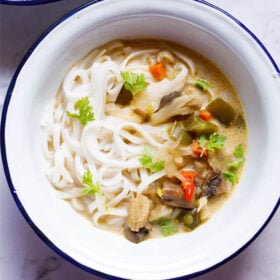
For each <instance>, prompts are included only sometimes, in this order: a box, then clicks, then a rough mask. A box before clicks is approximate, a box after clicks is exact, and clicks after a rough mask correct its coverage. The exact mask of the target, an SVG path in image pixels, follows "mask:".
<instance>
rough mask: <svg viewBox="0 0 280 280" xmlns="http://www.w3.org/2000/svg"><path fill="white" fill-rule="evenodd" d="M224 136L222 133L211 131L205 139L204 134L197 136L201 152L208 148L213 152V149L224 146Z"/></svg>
mask: <svg viewBox="0 0 280 280" xmlns="http://www.w3.org/2000/svg"><path fill="white" fill-rule="evenodd" d="M225 140H226V137H225V136H224V135H219V134H218V133H216V132H214V133H212V134H211V135H210V136H209V138H208V139H207V138H206V136H205V135H201V136H199V137H198V138H197V142H198V143H199V146H200V147H201V148H202V153H201V154H203V153H204V151H206V150H208V151H210V152H215V150H220V149H222V148H223V147H224V144H225Z"/></svg>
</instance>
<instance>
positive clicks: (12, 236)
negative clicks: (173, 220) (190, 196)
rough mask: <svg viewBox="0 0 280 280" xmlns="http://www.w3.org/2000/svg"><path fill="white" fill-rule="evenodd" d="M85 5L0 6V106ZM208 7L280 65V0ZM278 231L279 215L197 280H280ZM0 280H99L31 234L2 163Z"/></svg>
mask: <svg viewBox="0 0 280 280" xmlns="http://www.w3.org/2000/svg"><path fill="white" fill-rule="evenodd" d="M85 2H87V1H86V0H75V1H74V0H63V1H61V2H56V3H52V4H47V5H39V6H32V7H18V6H5V5H0V36H1V37H0V105H1V104H2V102H3V99H4V97H5V93H6V90H7V87H8V84H9V82H10V79H11V77H12V74H13V72H14V71H15V69H16V67H17V65H18V63H19V62H20V60H21V58H22V57H23V55H24V54H25V52H26V51H27V50H28V48H29V47H30V46H31V44H32V43H33V42H34V40H35V39H36V38H37V37H38V36H39V35H40V34H41V32H43V31H44V30H45V29H46V28H47V27H48V26H49V25H50V24H51V23H53V22H54V21H55V20H56V19H58V18H59V17H60V16H62V15H64V14H65V13H66V12H68V11H69V10H71V9H73V8H74V7H76V6H79V5H80V4H82V3H85ZM209 2H210V3H213V4H215V5H218V6H220V7H221V8H223V9H225V10H227V11H228V12H230V13H231V14H232V15H234V16H235V17H237V18H238V19H239V20H240V21H241V22H243V23H244V24H245V25H246V26H247V27H248V28H249V29H250V30H251V31H253V32H254V33H255V34H256V35H257V37H258V38H259V39H261V40H262V42H263V43H264V45H265V46H266V47H267V48H268V50H269V51H270V53H271V54H272V56H273V57H274V59H275V60H276V62H277V63H278V65H280V0H266V1H265V0H234V1H233V0H232V1H230V0H209ZM1 107H2V106H1ZM278 117H279V116H278ZM278 149H279V147H278ZM264 187H265V186H264ZM260 207H261V206H260ZM279 225H280V213H279V210H278V212H277V213H276V215H275V216H274V217H273V219H272V220H271V222H270V223H269V225H268V226H267V227H266V228H265V230H264V231H263V232H262V234H261V235H260V236H259V237H258V238H257V239H256V240H255V241H254V242H253V243H252V244H251V245H250V246H249V247H248V248H247V249H245V250H244V251H243V252H242V253H241V254H239V255H238V256H237V257H235V258H234V259H233V260H231V261H230V262H228V263H226V264H224V265H223V266H221V267H219V268H217V269H216V270H214V271H211V272H210V273H207V274H204V275H201V276H199V277H197V278H196V279H197V280H206V279H209V280H264V279H267V280H268V279H269V280H277V279H280V244H279V236H280V226H279ZM0 279H5V280H18V279H21V280H60V279H62V280H64V279H67V280H77V279H79V280H80V279H82V280H93V279H100V278H98V277H95V276H93V275H91V274H88V273H87V272H85V271H82V270H80V269H79V268H77V267H75V266H73V265H72V264H70V263H68V262H67V261H66V260H64V259H63V258H61V257H60V256H58V255H57V254H56V253H54V252H53V251H52V250H51V249H50V248H48V247H47V246H46V245H45V244H44V243H43V242H42V241H41V240H40V239H39V237H38V236H37V235H36V234H35V233H34V232H33V230H32V229H31V228H30V226H29V225H28V224H27V223H26V221H25V220H24V218H23V217H22V215H21V214H20V212H19V210H18V209H17V206H16V204H15V202H14V200H13V198H12V196H11V194H10V191H9V188H8V186H7V183H6V179H5V176H4V172H3V168H2V163H1V164H0Z"/></svg>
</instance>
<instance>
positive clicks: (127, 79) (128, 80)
mask: <svg viewBox="0 0 280 280" xmlns="http://www.w3.org/2000/svg"><path fill="white" fill-rule="evenodd" d="M121 76H122V78H123V80H124V87H125V89H127V90H129V91H130V92H131V93H132V95H133V97H135V95H136V94H137V93H138V92H140V91H142V90H145V89H146V87H147V83H146V81H145V76H144V74H143V73H142V74H136V73H132V72H121Z"/></svg>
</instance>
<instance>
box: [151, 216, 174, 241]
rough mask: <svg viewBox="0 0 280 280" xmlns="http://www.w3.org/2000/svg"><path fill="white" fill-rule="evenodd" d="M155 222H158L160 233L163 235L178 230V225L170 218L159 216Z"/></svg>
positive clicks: (168, 234)
mask: <svg viewBox="0 0 280 280" xmlns="http://www.w3.org/2000/svg"><path fill="white" fill-rule="evenodd" d="M155 223H158V224H159V226H160V231H161V234H162V235H163V236H165V237H167V236H170V235H172V234H175V233H177V232H178V227H177V226H175V225H174V224H173V223H172V220H171V219H165V218H159V219H157V220H156V221H155Z"/></svg>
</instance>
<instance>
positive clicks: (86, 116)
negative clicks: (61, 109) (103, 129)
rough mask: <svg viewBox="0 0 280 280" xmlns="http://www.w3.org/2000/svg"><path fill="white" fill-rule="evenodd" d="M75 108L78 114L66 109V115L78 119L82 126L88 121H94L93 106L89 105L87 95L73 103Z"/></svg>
mask: <svg viewBox="0 0 280 280" xmlns="http://www.w3.org/2000/svg"><path fill="white" fill-rule="evenodd" d="M75 108H76V109H78V110H79V114H76V113H70V112H69V111H66V113H67V116H69V117H71V118H76V119H79V120H80V122H81V124H82V125H83V126H85V125H86V124H87V123H88V122H90V121H94V113H93V107H92V106H90V105H89V100H88V97H83V98H81V99H79V100H78V101H77V102H76V103H75Z"/></svg>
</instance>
